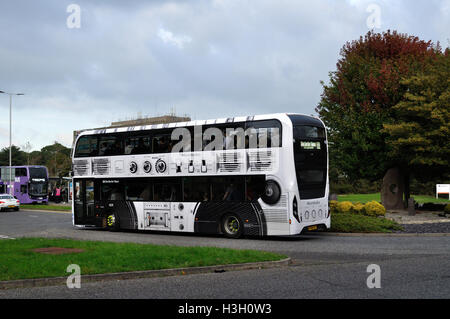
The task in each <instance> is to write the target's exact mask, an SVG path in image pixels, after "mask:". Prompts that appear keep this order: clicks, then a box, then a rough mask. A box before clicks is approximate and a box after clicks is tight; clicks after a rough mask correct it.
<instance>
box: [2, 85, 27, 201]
mask: <svg viewBox="0 0 450 319" xmlns="http://www.w3.org/2000/svg"><path fill="white" fill-rule="evenodd" d="M0 93H3V94H8V95H9V193H10V194H11V195H12V188H13V187H14V183H13V182H12V155H11V148H12V142H11V141H12V134H11V132H12V97H13V95H25V94H23V93H8V92H3V91H0Z"/></svg>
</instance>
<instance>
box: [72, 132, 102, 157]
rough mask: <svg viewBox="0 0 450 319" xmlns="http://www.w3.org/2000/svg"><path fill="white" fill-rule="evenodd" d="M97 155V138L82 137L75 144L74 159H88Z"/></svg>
mask: <svg viewBox="0 0 450 319" xmlns="http://www.w3.org/2000/svg"><path fill="white" fill-rule="evenodd" d="M96 155H97V137H96V136H91V135H88V136H82V137H80V139H79V140H78V142H77V146H76V149H75V157H88V156H96Z"/></svg>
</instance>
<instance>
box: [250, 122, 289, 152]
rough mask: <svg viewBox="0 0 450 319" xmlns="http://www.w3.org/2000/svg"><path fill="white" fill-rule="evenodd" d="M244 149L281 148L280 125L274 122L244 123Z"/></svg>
mask: <svg viewBox="0 0 450 319" xmlns="http://www.w3.org/2000/svg"><path fill="white" fill-rule="evenodd" d="M245 128H246V133H247V134H246V141H245V148H266V147H267V148H271V147H280V146H281V124H280V122H278V121H275V120H264V121H251V122H247V123H246V126H245Z"/></svg>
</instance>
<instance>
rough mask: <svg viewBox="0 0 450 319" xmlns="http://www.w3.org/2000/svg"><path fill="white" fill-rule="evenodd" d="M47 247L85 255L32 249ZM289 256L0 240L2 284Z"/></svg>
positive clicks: (53, 240) (65, 240)
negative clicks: (77, 272) (77, 271)
mask: <svg viewBox="0 0 450 319" xmlns="http://www.w3.org/2000/svg"><path fill="white" fill-rule="evenodd" d="M44 247H64V248H80V249H83V250H84V252H82V253H69V254H62V255H47V254H42V253H36V252H33V251H32V250H33V249H35V248H44ZM283 258H286V256H283V255H279V254H275V253H271V252H264V251H255V250H234V249H227V248H216V247H179V246H157V245H146V244H134V243H112V242H99V241H75V240H68V239H46V238H20V239H13V240H10V239H5V240H0V281H4V280H15V279H27V278H43V277H59V276H68V275H69V273H67V272H66V269H67V266H68V265H70V264H77V265H79V266H80V267H81V275H86V274H101V273H112V272H126V271H138V270H153V269H168V268H183V267H196V266H211V265H221V264H238V263H247V262H260V261H272V260H280V259H283Z"/></svg>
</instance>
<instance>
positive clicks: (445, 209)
mask: <svg viewBox="0 0 450 319" xmlns="http://www.w3.org/2000/svg"><path fill="white" fill-rule="evenodd" d="M444 212H445V213H446V214H450V204H447V205H445V208H444Z"/></svg>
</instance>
